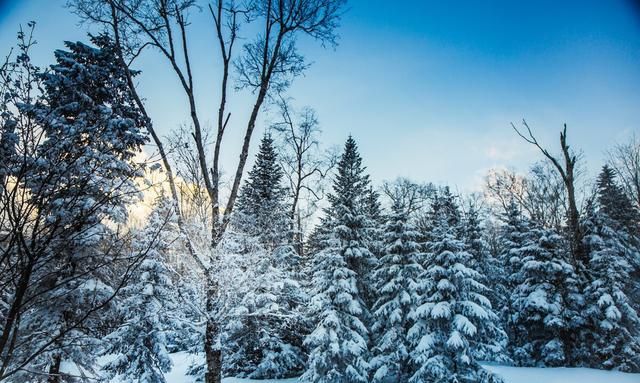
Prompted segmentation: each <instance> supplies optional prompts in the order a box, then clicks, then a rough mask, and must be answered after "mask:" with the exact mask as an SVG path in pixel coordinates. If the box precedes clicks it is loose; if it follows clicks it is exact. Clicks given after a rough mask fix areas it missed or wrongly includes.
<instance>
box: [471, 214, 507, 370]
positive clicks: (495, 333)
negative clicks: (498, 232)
mask: <svg viewBox="0 0 640 383" xmlns="http://www.w3.org/2000/svg"><path fill="white" fill-rule="evenodd" d="M464 218H465V219H464V221H463V224H464V242H465V249H466V251H467V252H468V253H469V254H470V255H471V263H470V267H471V268H472V269H473V270H476V271H477V272H478V273H479V274H480V279H479V280H478V282H480V283H482V284H483V285H485V286H486V287H487V291H486V294H485V295H486V296H487V298H488V299H489V302H490V303H491V307H492V308H493V309H494V310H496V309H497V308H498V307H500V306H499V305H500V304H501V303H502V301H503V300H502V297H501V296H500V295H499V294H500V292H501V291H503V290H502V287H501V286H500V282H501V281H500V277H499V276H500V274H501V272H502V271H501V270H500V265H499V264H498V262H497V260H496V259H495V258H494V257H493V256H492V254H491V253H490V252H489V245H488V244H487V242H486V241H485V240H484V238H483V236H482V229H481V227H480V220H479V217H478V210H477V209H476V208H475V206H470V207H469V211H467V213H466V214H465V217H464ZM476 339H477V340H474V345H473V346H474V347H473V349H474V357H475V358H476V359H477V360H482V361H506V360H508V358H507V356H506V354H505V350H506V345H507V340H508V338H507V334H506V332H505V331H504V330H503V329H502V323H491V325H490V326H485V328H483V331H482V332H479V334H478V336H477V337H476Z"/></svg>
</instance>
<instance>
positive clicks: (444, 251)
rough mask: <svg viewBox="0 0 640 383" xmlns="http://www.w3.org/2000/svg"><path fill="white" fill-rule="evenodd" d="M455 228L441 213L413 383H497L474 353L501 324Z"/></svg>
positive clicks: (419, 315)
mask: <svg viewBox="0 0 640 383" xmlns="http://www.w3.org/2000/svg"><path fill="white" fill-rule="evenodd" d="M449 222H451V221H450V219H449V217H448V215H447V214H446V212H445V211H441V212H440V213H439V214H438V215H437V216H436V217H435V220H434V223H435V226H434V228H433V231H432V233H431V236H430V237H431V240H430V242H429V243H428V251H429V258H428V260H427V262H426V264H425V273H424V275H423V277H422V279H423V280H424V281H425V282H424V284H423V292H422V300H421V304H420V306H418V308H417V309H416V311H415V313H413V315H412V317H413V319H414V321H415V324H414V325H413V326H412V328H411V329H410V331H409V337H410V339H411V340H412V345H413V347H412V350H411V358H412V360H413V363H414V364H415V366H416V370H415V372H414V373H413V375H412V376H411V378H410V379H409V381H410V382H416V383H417V382H425V381H439V382H440V381H441V382H467V381H469V382H480V381H483V382H485V381H496V382H497V381H500V379H499V378H497V377H495V376H493V375H492V374H491V373H489V372H487V371H486V370H484V369H483V368H482V367H481V366H480V365H479V364H478V361H477V360H476V359H475V357H474V354H475V353H476V352H474V348H475V347H476V345H477V344H478V343H480V342H481V341H483V340H485V339H482V334H486V333H489V332H491V331H492V330H489V329H490V328H494V327H497V326H498V321H499V319H498V316H497V315H496V314H495V313H494V312H493V310H492V308H491V303H490V302H489V299H488V298H487V297H486V296H485V295H486V294H487V292H488V288H487V287H486V286H484V285H483V284H482V283H480V282H479V280H481V279H482V275H481V274H480V273H479V272H478V271H477V270H474V268H473V260H472V257H471V254H469V253H468V252H467V251H466V250H465V244H464V242H463V241H462V240H460V239H459V238H457V237H456V234H455V230H452V229H453V228H451V227H450V226H449ZM496 346H498V345H496Z"/></svg>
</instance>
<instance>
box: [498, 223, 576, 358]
mask: <svg viewBox="0 0 640 383" xmlns="http://www.w3.org/2000/svg"><path fill="white" fill-rule="evenodd" d="M534 236H535V238H536V241H535V242H533V243H529V244H527V245H525V247H524V248H521V249H519V253H520V254H521V256H522V258H521V261H520V262H521V266H520V270H519V272H518V275H517V276H516V278H514V279H515V280H516V281H517V283H518V284H517V286H515V289H514V290H513V291H512V294H511V298H510V299H511V309H512V310H513V311H512V313H511V315H512V317H513V322H512V323H511V326H513V329H512V334H513V337H512V339H511V347H512V350H513V359H514V361H515V362H516V363H518V364H519V365H524V366H564V365H573V363H574V361H573V354H574V351H575V350H574V348H575V347H576V344H575V341H574V338H575V337H574V334H575V333H576V332H577V331H579V329H580V327H581V326H582V317H581V314H580V313H581V304H582V300H583V298H582V295H581V293H580V288H581V286H580V280H579V278H578V276H577V274H576V271H575V269H574V267H573V265H572V264H571V263H570V262H569V259H570V256H569V255H568V246H567V245H566V242H565V240H564V239H563V238H562V237H561V236H560V235H559V234H557V233H555V232H554V231H552V230H549V229H546V230H545V229H537V230H535V231H534Z"/></svg>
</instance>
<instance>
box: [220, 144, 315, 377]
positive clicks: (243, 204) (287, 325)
mask: <svg viewBox="0 0 640 383" xmlns="http://www.w3.org/2000/svg"><path fill="white" fill-rule="evenodd" d="M282 181H283V174H282V169H281V167H280V165H279V161H278V158H277V155H276V152H275V149H274V147H273V140H272V139H271V137H270V136H269V135H265V136H264V137H263V139H262V142H261V144H260V150H259V152H258V155H257V156H256V161H255V164H254V166H253V168H252V169H251V171H250V172H249V177H248V179H247V182H246V184H245V185H244V186H243V188H242V190H241V193H240V197H239V199H238V209H237V210H236V213H235V214H236V216H235V218H234V221H233V225H234V226H233V229H234V230H236V231H238V233H237V234H238V236H237V239H238V240H239V242H240V243H242V244H243V248H242V249H241V252H242V253H248V254H247V256H249V257H250V258H251V259H253V260H254V261H253V262H254V263H256V264H255V265H253V266H252V268H251V269H250V270H246V272H249V273H251V274H252V278H253V279H254V281H253V283H252V287H251V288H250V289H247V290H246V292H244V293H243V295H241V297H240V301H239V302H238V303H237V305H235V306H234V307H233V309H232V312H231V313H230V317H231V318H232V320H230V321H229V323H228V324H227V326H226V327H225V329H226V334H225V345H226V351H227V352H228V359H229V360H228V361H227V362H225V366H226V368H225V370H226V371H227V372H229V373H231V374H233V375H237V376H247V377H250V378H283V377H290V376H294V375H296V374H297V373H299V372H300V371H301V369H302V366H303V364H304V359H305V355H304V352H303V351H302V334H301V327H302V322H303V321H302V319H301V316H302V315H301V309H302V307H303V305H304V303H305V302H306V294H305V293H304V292H303V291H302V288H301V285H300V283H299V276H300V269H301V262H300V259H299V255H298V254H297V253H296V251H295V249H294V247H293V244H292V241H291V240H292V238H291V236H290V235H289V233H290V232H289V230H290V229H291V225H290V222H291V219H290V214H289V212H290V210H289V204H288V203H287V202H285V200H286V198H287V194H288V192H287V190H286V188H284V187H283V186H282Z"/></svg>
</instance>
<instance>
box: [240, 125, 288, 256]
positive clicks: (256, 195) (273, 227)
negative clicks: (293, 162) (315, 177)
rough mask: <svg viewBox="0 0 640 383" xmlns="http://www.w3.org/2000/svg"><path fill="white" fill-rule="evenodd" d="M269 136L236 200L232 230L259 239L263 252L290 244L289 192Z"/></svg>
mask: <svg viewBox="0 0 640 383" xmlns="http://www.w3.org/2000/svg"><path fill="white" fill-rule="evenodd" d="M282 182H283V172H282V168H281V167H280V164H279V161H278V155H277V153H276V151H275V148H274V145H273V139H272V138H271V136H270V135H265V136H264V137H263V138H262V141H261V142H260V148H259V151H258V155H257V156H256V161H255V164H254V165H253V168H252V169H251V171H249V175H248V179H247V181H246V183H245V185H244V186H243V188H242V190H241V191H240V196H239V198H238V207H237V214H236V217H235V221H234V222H235V226H236V227H237V230H239V231H241V232H243V233H244V234H246V235H250V236H255V237H258V238H259V241H260V243H261V244H262V245H263V246H264V247H265V249H268V250H273V249H275V248H276V247H278V246H281V245H284V244H287V243H289V242H290V236H289V230H290V228H291V225H290V222H291V220H290V215H289V204H288V203H287V201H286V199H287V194H288V190H287V189H286V188H285V187H284V186H283V185H282Z"/></svg>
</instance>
